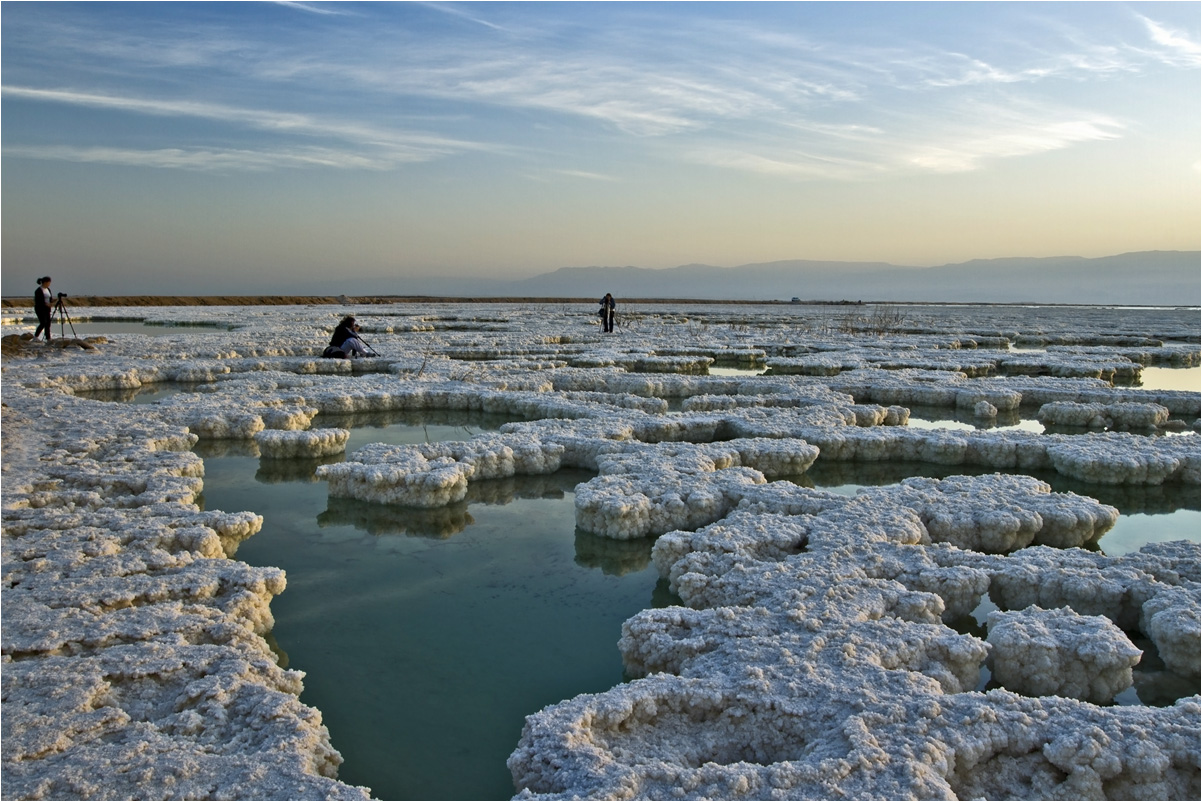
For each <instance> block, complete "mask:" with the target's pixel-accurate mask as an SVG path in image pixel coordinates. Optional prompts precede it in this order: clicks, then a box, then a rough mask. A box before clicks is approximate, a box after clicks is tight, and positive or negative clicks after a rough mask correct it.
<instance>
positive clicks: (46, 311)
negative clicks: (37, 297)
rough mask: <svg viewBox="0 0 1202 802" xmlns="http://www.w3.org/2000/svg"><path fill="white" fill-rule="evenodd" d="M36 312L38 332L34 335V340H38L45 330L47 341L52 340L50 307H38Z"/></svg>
mask: <svg viewBox="0 0 1202 802" xmlns="http://www.w3.org/2000/svg"><path fill="white" fill-rule="evenodd" d="M36 311H37V313H38V329H37V331H35V332H34V333H33V338H34V339H35V340H36V339H37V338H38V336H39V335H40V334H41V333H42V330H43V329H45V331H46V339H47V340H49V339H50V307H48V306H39V307H37V310H36Z"/></svg>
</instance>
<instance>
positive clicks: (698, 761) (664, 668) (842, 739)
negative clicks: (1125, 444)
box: [509, 477, 1202, 799]
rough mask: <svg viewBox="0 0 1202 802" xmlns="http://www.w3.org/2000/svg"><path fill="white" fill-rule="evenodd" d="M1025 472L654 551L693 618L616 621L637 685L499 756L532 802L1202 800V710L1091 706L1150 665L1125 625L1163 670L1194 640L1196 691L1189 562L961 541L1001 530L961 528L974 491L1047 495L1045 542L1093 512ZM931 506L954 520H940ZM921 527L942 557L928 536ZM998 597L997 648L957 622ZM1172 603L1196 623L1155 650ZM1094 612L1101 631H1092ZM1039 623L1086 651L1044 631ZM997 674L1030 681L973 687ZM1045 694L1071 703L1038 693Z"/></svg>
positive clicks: (842, 505) (1143, 554) (743, 522)
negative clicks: (962, 507)
mask: <svg viewBox="0 0 1202 802" xmlns="http://www.w3.org/2000/svg"><path fill="white" fill-rule="evenodd" d="M1014 479H1015V478H1014V477H977V478H973V479H967V478H965V477H960V478H957V479H955V480H947V481H946V482H943V483H940V482H933V481H931V482H928V483H927V484H926V491H925V494H924V497H925V500H924V501H922V502H921V506H920V507H917V508H916V507H915V506H914V504H913V502H912V501H909V500H907V499H906V498H904V497H902V498H899V496H898V494H897V493H896V492H894V491H889V490H886V491H863V492H861V493H860V494H859V495H858V496H856V497H854V498H850V499H849V498H846V497H842V496H836V495H835V494H831V493H824V492H822V491H813V490H806V489H803V488H786V487H772V492H773V493H775V494H776V495H777V498H775V499H773V500H772V501H771V502H768V501H766V500H764V501H759V502H757V501H752V500H748V501H745V502H744V503H743V504H742V505H740V508H739V509H738V510H736V511H735V512H733V513H731V514H730V515H729V516H727V517H726V518H724V519H722V520H720V521H718V522H716V523H714V524H711V525H710V526H708V527H704V528H701V529H699V530H697V531H696V532H684V531H680V532H673V533H669V534H667V535H665V536H663V537H661V538H660V539H659V540H658V541H657V542H656V544H655V547H654V550H653V556H654V559H655V563H656V565H657V567H658V568H659V570H660V572H661V574H663V575H664V576H666V577H668V578H669V579H670V580H671V583H672V587H673V589H674V590H675V591H676V592H677V593H678V594H679V595H680V596H681V598H682V599H683V600H684V602H685V604H686V605H688V607H687V608H678V607H673V608H667V609H660V610H646V611H644V612H642V613H639V614H638V615H636V616H634V617H633V618H631V619H629V620H628V621H627V622H626V624H625V625H624V626H623V635H622V640H621V642H620V643H619V647H620V649H621V651H622V655H623V660H624V662H625V665H626V670H627V672H628V673H630V674H631V675H633V676H635V677H640V679H636V680H634V681H633V682H630V683H627V684H625V685H621V686H618V687H615V688H614V689H612V690H610V691H607V692H604V693H601V694H585V695H581V696H578V697H576V698H574V699H571V700H568V701H565V702H562V703H560V704H558V705H552V706H551V707H548V708H545V709H544V710H543V711H541V712H539V713H538V714H536V715H533V716H529V717H528V718H527V723H526V727H525V729H524V731H523V734H522V740H521V742H520V744H519V746H518V748H517V749H516V750H515V751H514V753H513V755H512V756H511V757H510V761H509V765H510V769H511V770H512V772H513V776H514V782H515V784H516V785H517V786H518V787H519V788H522V789H523V791H522V793H521V794H519V796H518V798H522V799H579V798H587V799H672V798H679V797H681V796H683V797H686V798H695V799H814V798H836V797H837V798H853V799H957V798H959V799H964V798H989V799H1016V798H1019V799H1065V798H1070V799H1102V798H1107V799H1147V798H1157V799H1195V798H1197V796H1198V794H1199V754H1200V746H1202V743H1200V738H1199V714H1200V712H1202V708H1200V701H1202V700H1200V699H1199V697H1197V696H1194V697H1191V698H1187V699H1183V700H1181V701H1179V702H1178V703H1176V704H1175V705H1173V706H1171V707H1165V708H1153V707H1103V706H1098V705H1096V704H1093V703H1092V702H1090V701H1087V700H1088V699H1091V698H1095V697H1101V698H1109V697H1112V696H1113V695H1114V693H1116V692H1117V691H1118V690H1121V689H1122V688H1125V687H1127V686H1128V685H1129V683H1130V680H1131V677H1130V665H1131V662H1132V659H1133V657H1134V655H1135V654H1136V653H1137V652H1138V651H1139V650H1138V649H1136V648H1135V647H1134V646H1133V645H1132V644H1131V643H1130V641H1128V640H1127V638H1126V636H1125V635H1124V634H1123V632H1122V631H1121V630H1120V629H1119V628H1118V626H1117V625H1116V624H1112V623H1110V621H1111V620H1114V621H1116V622H1120V623H1123V624H1126V625H1127V626H1128V627H1130V628H1133V627H1134V625H1133V624H1132V620H1136V621H1138V622H1139V623H1138V626H1139V627H1140V628H1141V629H1142V630H1143V631H1144V634H1146V635H1147V636H1148V637H1150V638H1153V639H1154V640H1155V642H1156V643H1157V645H1158V648H1160V649H1162V650H1163V651H1164V653H1165V654H1174V653H1176V652H1184V651H1186V650H1188V649H1189V648H1190V647H1191V646H1194V647H1195V648H1194V650H1193V652H1192V661H1191V662H1190V664H1189V665H1188V666H1182V668H1185V669H1186V670H1187V671H1190V672H1192V673H1193V674H1194V676H1196V675H1197V672H1198V660H1197V649H1196V643H1197V633H1198V628H1199V623H1198V595H1199V588H1200V586H1199V584H1198V579H1199V550H1198V547H1197V546H1196V545H1192V544H1187V543H1182V542H1178V543H1173V544H1161V545H1156V546H1149V547H1146V548H1144V549H1143V550H1142V551H1140V552H1138V553H1136V554H1132V555H1129V556H1127V557H1121V558H1107V557H1103V556H1101V555H1097V554H1093V553H1090V552H1083V551H1080V550H1075V549H1074V550H1069V551H1067V552H1065V551H1061V550H1059V549H1049V548H1047V547H1036V548H1033V549H1023V550H1021V551H1017V552H1014V553H1013V554H1011V555H1010V556H1000V555H986V554H981V553H978V552H975V551H969V550H966V549H964V548H961V547H960V546H957V545H954V543H956V542H960V543H966V544H972V543H974V542H975V541H976V539H977V533H978V531H979V529H980V527H981V525H982V524H983V523H985V524H989V523H990V522H992V523H994V524H997V523H998V522H999V521H998V519H999V516H995V515H988V514H986V515H983V516H972V515H956V514H955V513H954V509H955V504H956V497H958V496H962V495H963V494H965V493H971V494H972V495H974V496H976V497H978V498H980V497H982V496H985V497H989V498H990V499H992V501H993V503H995V504H997V505H999V506H1001V507H1007V506H1008V507H1009V508H1010V510H1011V512H1012V513H1013V514H1018V513H1019V512H1020V511H1021V510H1023V509H1026V508H1027V506H1028V505H1027V502H1026V499H1029V498H1030V497H1031V494H1032V493H1035V494H1037V495H1040V494H1041V495H1044V496H1046V497H1047V498H1046V500H1045V504H1044V506H1043V509H1041V512H1040V513H1039V514H1031V515H1030V516H1029V517H1030V518H1031V519H1032V520H1031V522H1030V524H1029V526H1030V527H1031V528H1034V529H1036V530H1038V529H1040V528H1043V523H1042V519H1043V518H1045V517H1047V518H1051V519H1053V520H1054V519H1056V518H1057V511H1058V510H1060V511H1061V512H1063V513H1064V515H1065V517H1067V518H1074V517H1076V513H1075V512H1074V508H1076V507H1079V506H1080V505H1081V503H1082V502H1081V501H1080V500H1078V499H1075V498H1072V497H1063V498H1062V497H1060V494H1051V493H1048V492H1047V487H1046V485H1044V486H1042V487H1040V486H1039V484H1040V483H1034V480H1031V481H1030V482H1022V481H1019V482H1015V481H1014ZM777 484H778V485H779V484H783V483H777ZM770 487H771V486H770ZM902 495H903V496H904V495H905V493H904V492H903V494H902ZM937 496H946V497H948V498H946V499H945V500H944V501H943V502H940V501H939V499H937V498H935V497H937ZM1085 502H1086V504H1087V505H1088V504H1089V503H1090V502H1088V500H1085ZM940 503H943V504H945V505H946V504H950V505H951V510H952V511H953V514H951V515H943V516H941V515H940V514H938V512H937V511H935V510H933V509H932V507H931V505H932V504H934V505H939V504H940ZM1093 504H1094V505H1095V506H1099V507H1100V506H1101V505H1096V502H1094V503H1093ZM786 510H787V511H786ZM1102 517H1103V518H1105V516H1102ZM926 520H939V521H941V523H942V525H943V528H944V530H945V531H944V534H945V536H946V539H947V540H948V541H950V542H945V543H943V544H937V543H934V542H932V539H931V537H930V535H929V530H928V528H927V526H926V525H924V521H926ZM1002 528H1005V527H1004V526H1003V527H1002ZM1077 555H1079V556H1077ZM1028 577H1030V578H1031V579H1033V580H1034V582H1033V584H1032V585H1028V584H1027V582H1028ZM1024 588H1029V590H1024ZM1099 590H1101V591H1102V592H1101V593H1099V592H1098V591H1099ZM986 593H989V594H990V595H991V596H993V597H995V601H998V602H999V603H1000V604H1002V605H1003V606H1004V609H1014V610H1016V612H1009V613H1002V612H999V613H997V614H995V615H998V616H1010V618H1011V620H1014V621H1018V622H1027V623H1026V631H1023V629H1022V627H1018V626H1016V627H1012V628H1010V629H1009V631H1007V627H1005V626H1001V627H999V628H998V630H995V631H996V632H998V633H999V634H998V636H997V637H996V638H995V637H994V634H993V632H991V635H990V639H989V643H986V642H984V641H982V640H980V639H978V638H977V637H974V636H972V635H968V634H960V633H959V632H957V631H955V630H953V629H951V628H949V627H948V626H946V625H945V621H946V620H954V619H956V618H958V617H961V616H963V615H964V614H965V613H966V611H968V610H971V609H972V608H973V607H974V606H975V605H976V604H977V603H978V602H979V600H980V599H981V597H982V596H983V595H984V594H986ZM1032 593H1033V594H1034V596H1033V595H1032ZM1174 595H1175V596H1177V597H1179V598H1176V599H1174V600H1173V601H1176V602H1177V603H1184V604H1186V608H1185V609H1181V608H1177V610H1178V611H1177V612H1176V614H1175V615H1170V616H1166V620H1165V622H1164V623H1165V627H1164V630H1163V631H1162V632H1161V634H1160V635H1153V632H1154V631H1155V630H1156V629H1157V627H1156V626H1155V625H1153V624H1152V621H1153V619H1155V618H1156V617H1157V616H1158V615H1163V614H1164V612H1165V611H1166V610H1167V609H1169V608H1170V607H1171V606H1172V603H1173V602H1172V601H1169V600H1168V599H1167V598H1165V597H1167V596H1174ZM1162 598H1164V599H1165V601H1164V602H1163V603H1158V602H1157V601H1156V600H1157V599H1162ZM1187 598H1188V599H1189V600H1190V601H1189V602H1186V601H1185V599H1187ZM1036 601H1039V602H1041V603H1042V604H1044V605H1046V606H1048V607H1049V608H1050V610H1051V612H1043V611H1040V609H1039V608H1037V607H1034V606H1032V605H1034V604H1035V603H1036ZM1078 608H1080V609H1078ZM1103 615H1104V616H1108V619H1104V621H1105V625H1104V632H1103V633H1101V634H1099V633H1098V630H1099V629H1103V627H1101V626H1099V625H1098V624H1096V623H1091V622H1090V621H1088V620H1086V619H1087V617H1088V616H1103ZM1049 618H1051V619H1053V620H1055V621H1057V622H1061V623H1060V625H1061V627H1062V628H1076V629H1081V628H1082V627H1083V626H1084V627H1086V628H1088V629H1089V630H1090V631H1091V632H1092V633H1094V634H1093V636H1092V637H1093V638H1094V640H1095V641H1096V643H1094V644H1093V645H1092V646H1091V645H1089V644H1085V645H1084V646H1083V645H1082V644H1081V643H1080V642H1079V641H1078V640H1077V639H1076V637H1075V636H1074V637H1070V638H1068V639H1067V640H1066V639H1063V638H1061V639H1058V640H1055V642H1053V643H1048V642H1047V641H1046V639H1040V638H1037V637H1034V636H1033V635H1032V630H1031V628H1032V627H1033V626H1038V622H1046V621H1048V620H1049ZM1170 619H1171V623H1170ZM1045 626H1046V625H1045ZM1170 630H1171V631H1172V633H1173V634H1171V635H1170V634H1169V631H1170ZM986 661H991V664H992V665H993V666H994V667H995V670H996V671H997V674H998V675H1000V677H1002V678H1004V679H1005V681H1007V682H1010V683H1012V684H1013V685H1015V686H1016V687H1014V688H1013V689H996V690H990V691H987V692H979V691H976V690H974V687H975V685H976V683H977V677H978V672H979V669H980V667H981V666H982V665H983V664H985V663H986ZM1166 662H1167V661H1166ZM1032 679H1044V680H1050V681H1051V682H1053V683H1055V685H1054V687H1048V688H1044V687H1033V686H1031V685H1030V684H1029V683H1030V681H1031V680H1032ZM1052 691H1054V692H1057V693H1059V694H1062V695H1060V696H1051V695H1046V696H1038V697H1036V696H1034V695H1031V696H1028V695H1025V694H1027V693H1032V694H1034V693H1048V692H1052ZM1074 693H1075V694H1078V695H1080V696H1082V697H1084V698H1083V699H1073V698H1068V697H1069V696H1070V695H1071V694H1074Z"/></svg>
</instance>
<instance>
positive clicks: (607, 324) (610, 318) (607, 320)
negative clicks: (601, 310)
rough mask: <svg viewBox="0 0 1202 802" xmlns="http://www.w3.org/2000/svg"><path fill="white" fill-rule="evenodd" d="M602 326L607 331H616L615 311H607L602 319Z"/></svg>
mask: <svg viewBox="0 0 1202 802" xmlns="http://www.w3.org/2000/svg"><path fill="white" fill-rule="evenodd" d="M601 325H602V326H603V327H604V328H605V330H606V331H610V332H612V331H613V330H614V310H612V309H607V310H605V315H604V316H603V317H602V318H601Z"/></svg>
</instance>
